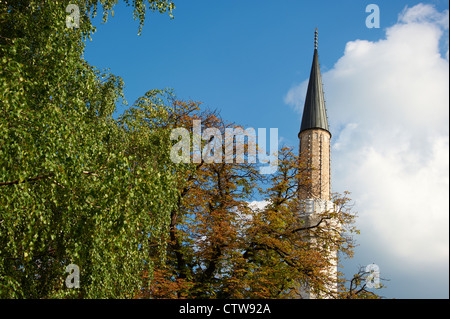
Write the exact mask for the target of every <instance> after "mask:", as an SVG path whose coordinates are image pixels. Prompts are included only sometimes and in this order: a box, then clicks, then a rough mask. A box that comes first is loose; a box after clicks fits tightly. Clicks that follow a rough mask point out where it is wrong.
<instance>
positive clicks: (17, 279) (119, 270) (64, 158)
mask: <svg viewBox="0 0 450 319" xmlns="http://www.w3.org/2000/svg"><path fill="white" fill-rule="evenodd" d="M126 2H127V3H128V1H126ZM146 2H148V3H147V5H148V6H149V8H150V9H151V10H153V11H156V10H157V11H159V12H166V11H168V12H169V14H171V12H172V9H173V4H172V3H171V2H168V1H166V0H164V1H133V6H134V8H135V17H137V18H138V19H139V20H140V25H141V27H142V23H143V19H144V17H145V7H146ZM69 3H75V4H77V5H78V6H79V8H80V24H79V26H80V27H79V28H73V29H69V28H67V26H66V17H67V15H68V13H67V12H66V11H65V8H66V7H67V5H68V4H69ZM116 3H117V1H103V0H102V1H55V0H49V1H31V0H17V1H9V0H8V1H6V2H5V1H2V3H1V4H0V30H1V37H0V64H1V68H0V88H1V89H0V113H1V115H0V297H2V298H59V297H68V298H71V297H75V298H79V297H84V298H104V297H113V298H114V297H132V296H134V294H135V293H136V291H137V290H138V289H139V288H140V287H141V286H142V282H141V281H142V279H141V277H140V273H141V272H142V271H149V272H151V270H152V263H151V262H149V261H148V260H146V256H147V254H148V249H149V248H148V242H149V239H152V240H153V239H154V238H159V237H161V234H162V233H163V232H165V231H166V229H167V224H168V221H169V217H170V211H171V210H172V206H173V205H174V203H175V200H176V191H175V187H172V185H174V177H173V175H172V174H171V171H173V170H174V169H175V167H173V165H174V164H172V162H171V161H170V158H169V155H168V154H169V151H170V150H169V147H170V140H169V135H168V134H169V133H168V130H167V129H165V130H164V129H163V128H161V127H160V126H157V125H156V123H157V122H158V121H160V119H161V118H162V117H164V113H163V112H160V111H161V110H164V109H167V107H165V106H164V101H163V100H162V99H158V96H164V95H165V96H167V95H170V93H167V92H163V91H151V92H149V94H148V96H150V97H151V98H152V101H153V102H158V103H157V104H155V103H153V104H152V103H149V104H146V105H145V107H143V105H142V103H141V102H139V103H137V105H135V106H133V107H132V108H131V110H130V111H129V112H128V113H127V115H126V116H125V117H123V118H122V119H119V120H117V121H116V120H114V119H113V117H112V114H113V112H114V110H115V107H116V103H117V102H118V101H119V100H120V99H121V98H123V95H122V89H123V81H122V79H121V78H119V77H117V76H114V75H113V74H107V73H103V72H100V71H98V70H97V69H96V68H95V67H93V66H91V65H89V64H88V63H87V62H86V61H85V60H84V59H83V51H84V44H83V40H84V39H86V38H87V37H89V35H90V34H91V33H92V32H93V31H94V30H95V28H94V27H93V26H92V24H91V23H90V17H92V16H93V15H95V13H96V10H97V5H98V4H101V5H102V7H103V13H104V18H105V20H106V17H107V16H108V14H109V13H110V12H111V10H112V8H113V6H114V4H116ZM155 110H158V111H159V112H156V111H155ZM144 111H148V112H147V113H145V116H142V114H143V112H144ZM166 113H167V112H166ZM149 119H150V121H149ZM71 263H74V264H76V265H78V266H79V268H80V275H81V278H80V279H81V282H80V288H79V289H71V290H70V289H67V288H66V287H65V284H64V280H65V278H66V276H67V275H68V274H67V273H64V270H65V267H66V266H67V265H68V264H71Z"/></svg>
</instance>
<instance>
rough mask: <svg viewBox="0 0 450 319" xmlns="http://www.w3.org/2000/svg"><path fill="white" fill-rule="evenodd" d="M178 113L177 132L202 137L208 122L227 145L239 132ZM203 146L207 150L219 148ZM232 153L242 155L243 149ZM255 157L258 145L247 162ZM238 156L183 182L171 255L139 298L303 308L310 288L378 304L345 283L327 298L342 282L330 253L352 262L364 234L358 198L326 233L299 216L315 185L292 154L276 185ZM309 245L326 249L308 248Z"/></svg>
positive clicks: (287, 152) (215, 119)
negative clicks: (298, 303)
mask: <svg viewBox="0 0 450 319" xmlns="http://www.w3.org/2000/svg"><path fill="white" fill-rule="evenodd" d="M173 103H174V112H175V113H174V114H173V117H172V122H171V123H168V125H171V126H172V127H174V128H175V127H180V126H181V127H185V128H187V129H188V130H189V131H190V132H192V129H193V127H192V126H193V124H192V123H193V122H194V120H201V123H202V125H203V128H207V127H216V128H218V129H219V130H220V132H221V134H222V135H224V134H225V129H226V128H229V127H236V126H235V125H234V124H231V123H227V122H225V121H224V120H222V119H221V118H220V116H219V114H218V113H217V112H212V111H200V108H199V103H195V102H181V101H173ZM228 142H230V141H228ZM202 143H203V144H202V149H203V147H204V146H205V145H206V144H207V143H211V139H209V140H203V141H202ZM231 143H233V144H232V145H231V147H232V148H233V149H234V150H236V147H237V145H236V141H235V140H233V141H231ZM225 147H227V146H225ZM249 149H251V145H247V148H246V150H245V152H244V157H246V158H248V156H249ZM233 154H235V152H233ZM191 155H192V153H191ZM236 156H237V155H236ZM236 156H235V157H234V162H233V163H224V162H223V161H219V162H212V163H211V162H209V163H206V162H205V161H204V159H202V160H201V162H200V163H192V162H189V163H187V164H185V166H184V168H185V169H184V170H180V171H177V172H176V173H175V174H178V175H177V176H178V177H177V179H178V181H179V184H178V185H179V197H178V204H177V205H176V207H175V208H174V209H173V210H172V212H171V219H170V220H171V222H170V225H169V226H168V232H167V233H168V235H167V238H166V242H165V244H166V250H165V255H164V256H162V255H160V254H153V253H152V252H151V253H150V256H151V260H152V262H153V263H154V265H155V267H154V273H153V274H145V276H147V277H148V286H147V287H144V288H143V289H142V290H141V291H140V292H139V294H138V297H140V298H147V297H149V298H298V297H299V296H300V294H299V289H300V286H301V285H303V284H305V283H307V284H308V285H309V286H310V287H311V288H312V289H313V290H314V291H316V292H317V293H318V294H319V295H320V296H321V297H324V298H347V297H349V296H350V297H352V298H355V297H362V296H364V297H367V296H369V297H370V296H372V295H373V294H371V293H369V292H367V290H365V289H364V287H362V289H361V290H360V291H359V295H358V294H355V290H354V289H353V290H352V293H350V291H349V290H348V289H346V288H345V287H344V282H345V280H343V279H341V280H340V289H339V291H329V290H328V289H327V287H328V285H327V283H328V282H329V281H330V280H333V278H331V276H330V275H329V274H327V272H324V271H323V269H326V267H328V266H329V265H330V260H329V254H327V251H329V250H335V251H339V252H340V253H341V254H343V255H347V256H350V257H351V256H352V254H353V250H352V249H353V247H354V242H353V239H352V234H354V233H357V232H358V231H357V230H356V229H355V227H354V225H353V221H354V218H355V214H353V213H352V212H351V210H350V209H349V208H348V207H347V206H348V203H349V201H350V199H349V198H348V193H344V194H343V195H338V194H335V196H334V198H333V202H334V204H335V205H336V206H337V207H339V209H338V210H336V211H325V212H323V213H322V214H321V215H319V216H318V222H317V224H314V225H309V224H306V223H305V221H304V220H303V219H302V217H301V214H299V212H300V211H301V209H302V207H301V202H300V201H299V199H298V191H299V188H300V187H306V186H307V183H308V178H306V174H305V169H304V168H305V164H304V163H302V159H301V158H299V157H298V156H295V155H294V154H293V153H292V149H290V148H283V149H281V150H280V152H279V154H278V159H279V161H278V163H279V165H278V170H277V171H276V172H275V173H274V174H272V175H269V176H265V175H261V174H260V173H259V170H258V164H256V163H248V162H245V161H242V160H241V161H238V160H237V158H236ZM255 196H259V198H262V199H263V201H261V202H263V203H265V205H264V207H262V208H261V207H260V208H256V207H254V205H251V202H252V200H254V199H255ZM331 219H333V220H336V221H337V222H338V224H339V225H340V227H339V229H337V228H336V229H330V226H329V225H330V224H329V223H327V222H326V221H327V220H331ZM308 236H315V238H318V241H317V240H316V241H315V242H314V243H312V242H310V241H308V240H304V239H305V238H307V237H308ZM318 245H320V246H321V247H324V248H325V249H317V247H318ZM154 246H155V247H156V246H158V245H157V244H156V243H155V244H154ZM352 283H355V281H353V282H352ZM373 296H375V295H373Z"/></svg>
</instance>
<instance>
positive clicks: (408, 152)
mask: <svg viewBox="0 0 450 319" xmlns="http://www.w3.org/2000/svg"><path fill="white" fill-rule="evenodd" d="M370 3H374V4H377V5H378V6H379V8H380V28H378V29H377V28H371V29H369V28H367V27H366V24H365V20H366V17H367V16H368V15H369V13H366V12H365V9H366V6H367V5H368V4H370ZM175 6H176V9H175V11H174V17H175V18H174V19H170V18H169V16H168V15H164V14H148V17H147V20H146V23H145V26H144V28H143V31H142V34H141V36H138V35H137V32H138V22H137V21H134V20H133V19H132V10H131V8H128V7H126V6H125V5H122V4H119V5H117V6H116V8H115V9H114V17H112V18H110V19H109V21H108V22H107V23H106V24H104V25H103V24H100V19H97V20H96V21H97V23H96V25H97V32H96V33H95V34H94V35H93V37H92V39H93V41H92V42H89V41H88V42H87V47H86V51H85V58H86V59H87V61H88V62H90V63H91V64H93V65H95V66H96V67H98V68H99V69H102V68H109V69H110V72H111V73H114V74H115V75H119V76H121V77H122V78H123V79H124V81H125V97H126V99H127V101H128V103H129V104H130V105H131V104H132V103H133V102H134V101H135V100H136V99H137V98H138V97H140V96H142V95H143V94H144V93H145V92H146V91H147V90H150V89H154V88H165V87H170V88H173V89H174V90H175V93H176V95H177V96H178V97H179V98H180V99H192V100H196V101H202V102H203V103H204V105H206V106H208V107H211V108H213V109H215V108H217V109H219V110H220V112H221V114H222V116H223V117H224V119H226V120H227V121H231V122H236V123H238V124H241V125H243V126H244V127H254V128H267V129H269V128H273V127H274V128H278V136H279V139H280V142H281V144H280V146H281V145H283V144H286V145H291V146H295V147H297V144H298V140H297V133H298V130H299V127H300V120H301V107H302V102H303V99H304V91H305V89H306V87H305V84H306V81H307V79H308V76H309V72H310V68H311V63H312V55H313V49H314V42H313V40H314V28H315V27H317V28H318V32H319V41H318V43H319V47H318V49H319V61H320V65H321V71H322V75H323V82H324V90H325V98H326V100H327V109H328V116H329V121H330V130H331V133H332V134H333V141H332V154H333V155H332V175H333V177H332V179H333V188H334V189H333V191H339V192H342V191H344V190H349V191H351V192H352V193H353V198H354V200H355V208H356V209H357V210H358V212H359V213H360V216H361V225H360V228H361V231H362V234H361V236H360V237H359V238H356V239H357V241H358V242H359V243H360V246H359V247H358V249H357V251H356V256H355V258H354V259H352V260H349V261H345V263H344V271H345V272H346V273H348V274H351V273H353V272H355V271H356V270H357V268H358V266H365V265H367V264H369V263H376V264H378V265H379V266H380V270H381V275H382V277H385V278H388V279H390V281H389V282H387V288H384V289H382V291H381V292H380V293H381V294H382V295H384V296H386V297H388V298H430V297H432V298H448V296H449V295H448V213H447V211H448V177H446V178H445V176H448V156H446V155H445V154H442V153H443V152H442V150H443V151H447V153H448V120H444V119H443V118H444V117H445V118H448V79H447V80H445V75H446V76H447V78H448V6H449V5H448V1H440V0H435V1H422V2H421V1H404V0H401V1H400V0H398V1H386V0H380V1H354V0H345V1H294V0H283V1H277V2H275V1H261V0H258V1H256V0H245V1H244V0H239V1H236V0H228V1H206V0H193V1H181V0H178V1H176V0H175ZM446 10H447V11H446ZM418 42H421V43H423V44H419V43H418ZM394 61H395V62H394ZM359 71H360V72H359ZM363 71H364V72H363ZM435 80H436V83H435V82H434V81H435ZM388 84H389V85H388ZM441 84H442V86H441ZM399 92H400V93H401V94H400V93H399ZM419 93H420V95H418V96H417V97H416V96H415V94H419ZM421 97H430V99H429V101H430V103H432V105H433V106H430V105H428V104H427V103H428V102H425V103H421V102H420V99H421ZM394 101H395V103H394ZM425 109H426V110H428V111H427V112H428V113H423V112H424V110H425ZM122 111H123V107H122V106H119V108H118V112H122ZM430 114H432V116H429V115H430ZM424 116H429V117H430V118H433V119H435V121H434V122H433V128H432V129H429V128H430V126H423V127H422V126H421V125H422V124H421V122H420V121H419V120H420V119H423V117H424ZM387 118H389V120H386V119H387ZM391 119H395V121H394V120H391ZM400 122H401V124H400V125H398V123H400ZM394 125H395V127H394ZM399 129H401V131H400V132H399ZM417 132H420V133H421V134H420V136H419V135H417V134H419V133H417ZM424 136H425V137H424ZM430 141H432V142H430ZM393 142H395V143H393ZM399 145H400V146H401V147H398V146H399ZM423 154H431V155H429V156H424V155H423ZM383 174H385V175H384V177H385V179H383V180H381V179H380V180H379V179H377V178H378V176H380V175H383ZM436 176H437V177H436ZM442 176H444V177H442ZM405 181H408V182H407V184H406V185H405V184H402V183H405ZM415 184H416V185H417V187H414V188H413V189H409V186H410V185H415ZM362 190H364V191H362ZM401 190H403V191H401ZM433 190H436V191H433ZM416 191H417V194H421V195H420V197H424V198H426V199H427V200H424V202H423V203H422V202H419V203H417V204H415V205H411V207H408V208H405V206H404V205H403V204H401V203H400V202H402V203H403V202H411V201H414V200H415V199H416V197H415V196H414V194H415V193H414V192H416ZM445 191H447V195H443V194H444V192H445ZM399 198H400V199H401V201H400V200H399ZM375 199H376V200H375ZM430 201H433V202H436V203H438V204H436V205H435V206H433V207H431V208H430V207H429V206H427V203H429V202H430ZM403 210H404V211H403ZM424 210H431V212H430V213H429V214H432V216H433V217H432V218H431V222H430V224H429V225H427V226H426V227H427V230H426V231H424V230H423V227H422V228H421V227H419V225H423V218H426V219H427V217H426V216H425V217H424V216H423V215H422V214H424ZM443 211H445V213H442V212H443ZM381 212H383V213H381ZM410 216H412V217H411V218H410ZM404 218H408V220H407V221H405V219H404ZM427 220H429V219H427ZM444 223H446V226H442V224H444ZM436 224H438V225H441V226H439V227H437V226H435V225H436ZM383 225H384V226H383ZM435 227H437V228H435ZM413 230H414V231H413ZM394 234H397V235H394ZM430 234H431V235H430ZM436 234H439V235H436ZM405 238H408V239H409V238H410V239H411V240H405ZM427 245H429V246H432V247H436V248H435V249H434V248H433V249H432V252H429V253H427V254H424V255H423V258H420V257H419V258H418V257H417V256H420V255H421V254H422V252H424V251H428V250H429V249H427V247H428V246H427ZM390 246H392V248H389V249H388V248H386V247H390ZM414 247H417V250H416V251H415V248H414ZM405 269H406V270H405ZM429 272H432V273H433V274H432V275H429Z"/></svg>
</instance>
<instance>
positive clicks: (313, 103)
mask: <svg viewBox="0 0 450 319" xmlns="http://www.w3.org/2000/svg"><path fill="white" fill-rule="evenodd" d="M313 128H320V129H324V130H326V131H328V132H329V130H328V119H327V110H326V107H325V98H324V94H323V86H322V76H321V75H320V67H319V54H318V53H317V29H316V32H315V37H314V57H313V63H312V67H311V74H310V76H309V83H308V91H307V92H306V99H305V106H304V108H303V117H302V125H301V127H300V132H302V131H305V130H308V129H313Z"/></svg>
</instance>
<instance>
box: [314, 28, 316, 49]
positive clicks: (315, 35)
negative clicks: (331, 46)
mask: <svg viewBox="0 0 450 319" xmlns="http://www.w3.org/2000/svg"><path fill="white" fill-rule="evenodd" d="M314 49H317V28H316V31H315V32H314Z"/></svg>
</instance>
